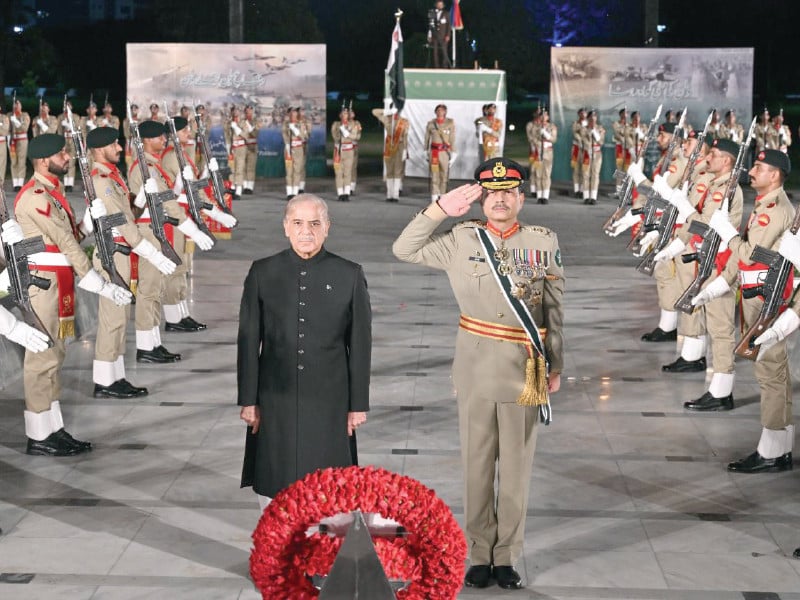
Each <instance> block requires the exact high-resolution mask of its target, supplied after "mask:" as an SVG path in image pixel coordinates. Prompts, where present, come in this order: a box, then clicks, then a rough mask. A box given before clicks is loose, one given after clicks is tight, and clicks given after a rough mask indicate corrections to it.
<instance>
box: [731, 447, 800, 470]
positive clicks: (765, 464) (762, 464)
mask: <svg viewBox="0 0 800 600" xmlns="http://www.w3.org/2000/svg"><path fill="white" fill-rule="evenodd" d="M791 469H792V453H791V452H787V453H786V454H784V455H782V456H779V457H778V458H764V457H763V456H761V455H760V454H759V453H758V450H756V451H755V452H753V453H752V454H751V455H750V456H748V457H747V458H742V459H740V460H737V461H736V462H732V463H730V464H729V465H728V471H731V472H733V473H767V472H773V473H779V472H780V471H790V470H791Z"/></svg>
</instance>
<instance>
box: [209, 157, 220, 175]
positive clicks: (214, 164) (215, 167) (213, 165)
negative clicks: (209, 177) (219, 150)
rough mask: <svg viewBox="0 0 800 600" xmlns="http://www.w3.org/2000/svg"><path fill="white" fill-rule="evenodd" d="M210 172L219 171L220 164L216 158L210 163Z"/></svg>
mask: <svg viewBox="0 0 800 600" xmlns="http://www.w3.org/2000/svg"><path fill="white" fill-rule="evenodd" d="M208 170H209V171H211V172H212V173H213V172H216V171H219V163H218V162H217V159H216V158H212V159H211V160H209V161H208Z"/></svg>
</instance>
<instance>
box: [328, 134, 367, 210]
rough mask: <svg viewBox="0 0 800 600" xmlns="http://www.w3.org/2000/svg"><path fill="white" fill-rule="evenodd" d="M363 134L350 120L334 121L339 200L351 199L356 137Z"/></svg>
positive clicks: (334, 148) (335, 162) (335, 167)
mask: <svg viewBox="0 0 800 600" xmlns="http://www.w3.org/2000/svg"><path fill="white" fill-rule="evenodd" d="M360 136H361V130H360V129H356V128H355V127H353V124H352V123H350V121H349V120H348V121H334V122H333V124H332V125H331V137H333V172H334V175H335V178H336V193H337V194H338V196H339V200H340V201H343V202H346V201H347V200H349V199H350V192H351V187H350V186H351V183H352V177H353V160H354V159H353V152H354V148H355V146H354V143H355V142H356V141H357V140H356V138H358V137H360Z"/></svg>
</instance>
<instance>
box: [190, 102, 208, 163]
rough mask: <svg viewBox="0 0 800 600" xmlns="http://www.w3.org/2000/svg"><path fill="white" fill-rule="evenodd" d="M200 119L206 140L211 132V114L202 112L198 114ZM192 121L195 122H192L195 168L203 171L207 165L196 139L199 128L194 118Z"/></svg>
mask: <svg viewBox="0 0 800 600" xmlns="http://www.w3.org/2000/svg"><path fill="white" fill-rule="evenodd" d="M198 114H200V113H198ZM193 120H194V119H193ZM200 120H201V121H202V123H203V129H204V130H205V134H206V140H208V136H209V135H210V134H211V115H209V114H208V113H207V112H203V113H202V114H201V115H200ZM194 123H195V124H194V129H193V131H194V132H195V137H194V139H195V148H197V168H198V169H200V173H203V172H204V171H205V169H206V167H207V166H208V165H207V164H206V157H205V155H204V154H203V153H202V152H200V143H199V142H198V141H197V136H198V135H199V134H200V130H199V128H198V127H197V121H196V120H194ZM209 154H210V151H209Z"/></svg>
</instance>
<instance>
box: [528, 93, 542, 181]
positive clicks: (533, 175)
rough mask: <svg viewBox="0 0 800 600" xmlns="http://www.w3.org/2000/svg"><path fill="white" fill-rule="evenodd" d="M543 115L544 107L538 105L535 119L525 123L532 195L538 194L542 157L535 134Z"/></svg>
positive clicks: (534, 114) (534, 112) (534, 115)
mask: <svg viewBox="0 0 800 600" xmlns="http://www.w3.org/2000/svg"><path fill="white" fill-rule="evenodd" d="M541 117H542V108H541V106H540V107H538V108H537V109H536V110H535V111H533V119H532V120H531V121H528V122H527V123H526V124H525V138H526V139H527V140H528V148H529V150H528V164H529V166H530V173H529V175H530V185H531V195H534V194H536V179H537V171H538V169H539V165H540V164H541V163H540V161H541V158H540V157H539V150H540V149H539V147H538V145H537V143H536V136H535V134H534V132H535V130H536V128H537V127H539V124H540V121H541Z"/></svg>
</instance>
